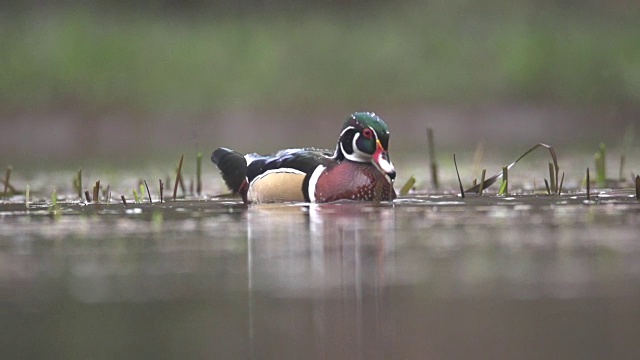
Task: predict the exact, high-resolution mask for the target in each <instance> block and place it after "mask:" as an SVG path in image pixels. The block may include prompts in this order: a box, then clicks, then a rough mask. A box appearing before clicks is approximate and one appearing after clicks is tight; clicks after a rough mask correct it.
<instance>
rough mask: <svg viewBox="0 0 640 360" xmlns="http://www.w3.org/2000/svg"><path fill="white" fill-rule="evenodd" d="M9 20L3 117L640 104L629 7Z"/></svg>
mask: <svg viewBox="0 0 640 360" xmlns="http://www.w3.org/2000/svg"><path fill="white" fill-rule="evenodd" d="M13 12H14V14H12V13H11V10H9V11H8V13H7V12H5V15H4V16H3V17H2V20H3V21H2V24H1V25H0V30H2V31H0V44H2V47H3V51H2V52H1V53H0V63H1V64H2V67H3V71H2V72H1V73H0V105H1V106H2V108H3V109H4V110H3V112H11V113H16V112H17V113H20V112H22V111H32V110H33V109H42V110H44V111H46V110H48V109H60V108H65V109H66V108H79V109H82V110H87V109H88V111H97V112H101V111H111V110H113V109H129V110H132V111H139V112H142V113H166V112H176V111H177V112H185V113H191V114H194V113H201V112H206V111H209V110H210V109H212V108H265V107H266V108H279V107H287V106H291V105H292V104H296V106H299V107H304V106H313V107H321V106H323V105H331V106H334V105H339V106H351V105H354V104H362V103H376V104H382V105H383V106H384V105H394V106H396V107H397V106H398V105H402V104H407V106H410V105H412V104H424V103H436V104H444V105H458V104H459V105H462V106H473V105H474V104H486V103H521V102H529V103H534V104H535V103H540V104H545V103H552V104H563V105H566V106H574V107H581V106H589V107H598V106H603V107H607V106H611V105H615V106H619V107H623V108H634V109H635V108H637V107H638V104H639V103H640V70H638V69H640V42H638V41H637V39H638V38H640V23H639V22H638V21H636V20H637V18H638V16H640V6H637V5H633V3H632V2H630V1H629V2H625V1H622V2H619V3H616V4H602V5H600V4H596V3H593V4H589V5H585V6H581V7H579V6H578V5H571V4H570V3H569V2H559V3H558V4H553V3H550V2H544V1H518V2H517V3H514V4H511V6H507V5H505V4H502V3H501V2H498V1H484V2H480V3H478V4H475V3H473V2H466V1H454V2H451V3H449V4H430V5H409V3H406V4H403V5H400V6H397V7H393V8H391V7H388V6H383V5H381V4H378V5H376V6H371V7H368V8H365V7H364V5H362V6H360V7H358V6H356V5H353V6H352V7H349V9H348V10H345V11H341V9H340V8H338V7H337V6H335V5H334V6H318V7H317V8H316V7H313V9H312V10H310V11H303V10H301V9H297V10H289V11H246V12H243V11H241V10H236V11H231V12H230V13H227V14H226V15H225V13H220V12H218V13H216V12H215V11H214V10H211V9H209V10H202V11H199V9H197V8H189V9H187V10H184V9H183V11H169V10H164V11H151V12H144V11H132V10H131V9H125V8H122V7H121V8H114V9H109V10H105V9H104V8H99V7H97V5H95V6H93V7H91V6H84V7H76V6H71V5H68V4H67V3H64V2H63V4H62V5H61V6H58V7H55V8H54V9H47V10H42V9H39V10H33V9H31V10H13ZM14 15H15V16H14ZM3 120H6V119H2V117H0V122H1V121H3Z"/></svg>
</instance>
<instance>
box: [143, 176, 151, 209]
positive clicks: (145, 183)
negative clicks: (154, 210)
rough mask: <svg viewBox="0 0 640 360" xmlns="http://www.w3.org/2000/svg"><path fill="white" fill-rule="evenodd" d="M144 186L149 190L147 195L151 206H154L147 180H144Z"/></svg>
mask: <svg viewBox="0 0 640 360" xmlns="http://www.w3.org/2000/svg"><path fill="white" fill-rule="evenodd" d="M144 186H145V187H146V188H147V195H148V196H149V204H153V200H151V191H149V185H147V180H144Z"/></svg>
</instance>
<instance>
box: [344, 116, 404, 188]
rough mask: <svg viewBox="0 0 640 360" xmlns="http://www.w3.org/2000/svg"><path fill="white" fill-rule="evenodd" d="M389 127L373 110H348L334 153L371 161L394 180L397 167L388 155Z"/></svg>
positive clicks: (360, 160)
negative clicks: (354, 111) (349, 112)
mask: <svg viewBox="0 0 640 360" xmlns="http://www.w3.org/2000/svg"><path fill="white" fill-rule="evenodd" d="M388 149H389V128H388V127H387V124H385V122H384V121H383V120H382V119H381V118H380V117H379V116H378V115H376V114H374V113H372V112H357V113H353V114H351V116H349V118H347V120H346V121H345V122H344V125H343V126H342V132H341V133H340V139H339V140H338V146H337V148H336V153H335V155H334V157H336V158H337V159H338V160H342V159H346V160H348V161H355V162H360V163H372V164H373V165H375V167H376V168H378V170H380V172H382V173H383V174H386V175H387V176H388V177H389V180H390V181H391V182H393V180H395V178H396V170H395V168H394V167H393V164H392V163H391V160H390V159H389V152H388Z"/></svg>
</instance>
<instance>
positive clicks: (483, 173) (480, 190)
mask: <svg viewBox="0 0 640 360" xmlns="http://www.w3.org/2000/svg"><path fill="white" fill-rule="evenodd" d="M486 175H487V169H482V176H480V187H479V188H478V196H482V190H484V187H483V186H482V184H484V177H485V176H486Z"/></svg>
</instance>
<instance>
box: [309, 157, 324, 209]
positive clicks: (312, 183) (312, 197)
mask: <svg viewBox="0 0 640 360" xmlns="http://www.w3.org/2000/svg"><path fill="white" fill-rule="evenodd" d="M324 169H326V167H324V166H322V165H318V167H316V169H315V170H313V173H311V177H310V178H309V188H308V189H307V190H308V191H309V202H312V203H314V202H316V186H317V185H318V179H319V178H320V175H322V172H323V171H324Z"/></svg>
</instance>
